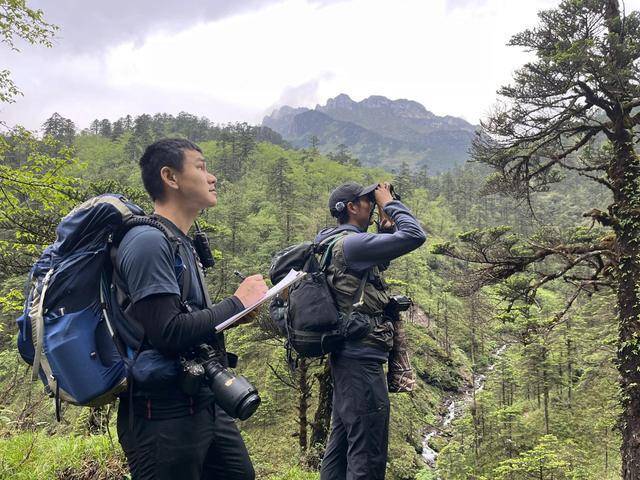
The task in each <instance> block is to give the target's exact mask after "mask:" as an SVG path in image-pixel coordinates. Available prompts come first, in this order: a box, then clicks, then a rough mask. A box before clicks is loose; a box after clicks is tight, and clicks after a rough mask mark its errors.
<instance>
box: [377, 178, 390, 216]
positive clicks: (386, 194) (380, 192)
mask: <svg viewBox="0 0 640 480" xmlns="http://www.w3.org/2000/svg"><path fill="white" fill-rule="evenodd" d="M373 193H374V195H375V198H376V204H377V205H378V207H379V208H380V210H382V209H383V208H384V206H385V205H386V204H387V203H389V202H390V201H391V200H393V195H391V185H390V184H389V182H384V183H380V184H378V188H376V189H375V190H374V191H373Z"/></svg>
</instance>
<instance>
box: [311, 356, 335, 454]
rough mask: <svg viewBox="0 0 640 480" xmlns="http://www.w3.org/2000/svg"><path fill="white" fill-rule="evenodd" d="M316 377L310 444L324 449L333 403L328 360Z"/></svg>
mask: <svg viewBox="0 0 640 480" xmlns="http://www.w3.org/2000/svg"><path fill="white" fill-rule="evenodd" d="M316 378H317V379H318V385H319V389H318V407H317V408H316V411H315V414H314V416H313V423H312V424H311V439H310V445H311V447H312V448H316V449H319V450H324V445H325V444H326V442H327V436H328V435H329V426H330V424H331V408H332V405H333V401H332V400H333V383H332V379H331V369H330V368H329V362H325V364H324V370H323V371H322V372H321V373H318V374H316Z"/></svg>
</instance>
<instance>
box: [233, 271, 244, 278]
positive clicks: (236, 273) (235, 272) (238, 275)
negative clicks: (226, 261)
mask: <svg viewBox="0 0 640 480" xmlns="http://www.w3.org/2000/svg"><path fill="white" fill-rule="evenodd" d="M233 274H234V275H235V276H236V277H238V278H239V279H240V280H245V279H246V278H247V276H246V275H243V274H242V273H240V272H239V271H238V270H234V271H233Z"/></svg>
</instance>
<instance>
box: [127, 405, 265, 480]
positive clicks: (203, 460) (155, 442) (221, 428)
mask: <svg viewBox="0 0 640 480" xmlns="http://www.w3.org/2000/svg"><path fill="white" fill-rule="evenodd" d="M118 436H119V439H120V444H121V445H122V449H123V450H124V453H125V455H126V457H127V463H128V464H129V470H130V471H131V478H132V480H147V479H149V480H150V479H153V480H165V479H167V480H169V479H180V480H201V479H202V480H205V479H206V480H213V479H219V480H222V479H224V480H253V479H254V478H255V472H254V470H253V465H252V464H251V459H250V458H249V452H247V448H246V446H245V444H244V441H243V440H242V437H241V436H240V432H239V431H238V428H237V427H236V424H235V422H234V421H233V419H232V418H231V417H230V416H229V415H227V414H226V413H225V412H224V411H223V410H222V409H221V408H220V407H218V406H215V407H214V405H210V406H208V407H207V408H204V409H202V410H200V411H198V412H196V413H195V414H194V415H190V416H187V417H180V418H170V419H166V420H147V419H145V418H143V417H140V416H137V415H136V416H134V421H133V428H130V426H129V405H128V402H127V401H121V402H120V407H119V409H118Z"/></svg>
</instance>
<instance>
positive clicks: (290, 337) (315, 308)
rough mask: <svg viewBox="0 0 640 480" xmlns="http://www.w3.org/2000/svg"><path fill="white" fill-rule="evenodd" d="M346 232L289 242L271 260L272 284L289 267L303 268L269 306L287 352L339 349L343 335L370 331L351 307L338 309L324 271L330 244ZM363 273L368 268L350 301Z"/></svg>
mask: <svg viewBox="0 0 640 480" xmlns="http://www.w3.org/2000/svg"><path fill="white" fill-rule="evenodd" d="M347 233H348V232H341V233H338V234H336V235H333V236H331V237H328V238H327V239H325V240H323V241H322V242H320V243H312V242H304V243H301V244H298V245H293V246H291V247H288V248H286V249H285V250H282V251H281V252H279V253H277V254H276V256H275V257H274V259H273V261H272V263H271V267H270V269H269V277H270V278H271V282H272V283H274V284H276V283H277V282H279V281H280V280H281V279H282V278H284V276H285V275H286V274H287V273H288V272H289V271H290V270H291V269H292V268H293V269H296V270H299V271H300V270H301V271H304V272H307V275H306V276H305V277H304V278H303V279H302V280H300V281H299V282H297V283H296V284H294V285H293V286H291V287H290V288H289V295H288V297H287V298H286V299H285V298H283V297H276V298H275V299H274V300H273V301H272V302H271V305H270V308H269V313H270V315H271V318H272V320H273V321H274V322H275V324H276V325H277V327H278V329H279V331H280V333H281V334H283V335H284V336H286V338H287V351H288V353H289V354H290V353H291V350H294V351H295V352H296V353H297V354H298V356H299V357H303V358H314V357H322V356H323V355H326V354H327V353H331V352H335V351H336V350H338V349H340V347H341V346H342V344H343V343H344V341H345V340H346V339H355V338H357V337H359V338H363V337H364V336H366V335H367V334H368V333H369V331H370V325H369V321H368V319H364V320H363V319H362V318H359V320H360V321H358V319H354V318H353V317H354V315H355V316H356V317H358V315H357V314H352V310H353V309H350V311H348V312H339V311H338V309H337V307H336V302H335V299H334V297H333V294H332V292H331V288H330V287H329V285H328V283H327V278H326V275H325V270H326V267H327V266H328V265H329V264H330V262H331V253H332V249H333V246H334V245H335V243H336V242H337V241H338V240H340V238H342V237H343V236H344V235H346V234H347ZM367 277H368V272H364V274H363V278H362V281H361V282H360V286H359V288H358V291H357V292H356V295H355V296H354V302H355V301H356V300H357V299H358V298H359V297H360V296H361V295H362V292H363V290H364V286H365V283H366V281H367ZM354 320H355V321H354ZM289 359H291V355H289Z"/></svg>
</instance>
